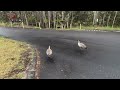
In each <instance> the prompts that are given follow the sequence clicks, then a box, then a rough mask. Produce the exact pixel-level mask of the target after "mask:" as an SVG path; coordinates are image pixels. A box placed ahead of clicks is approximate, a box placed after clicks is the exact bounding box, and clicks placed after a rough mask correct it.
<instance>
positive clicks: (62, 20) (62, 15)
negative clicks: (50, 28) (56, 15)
mask: <svg viewBox="0 0 120 90" xmlns="http://www.w3.org/2000/svg"><path fill="white" fill-rule="evenodd" d="M63 20H64V12H63V11H62V21H63ZM62 29H63V23H62Z"/></svg>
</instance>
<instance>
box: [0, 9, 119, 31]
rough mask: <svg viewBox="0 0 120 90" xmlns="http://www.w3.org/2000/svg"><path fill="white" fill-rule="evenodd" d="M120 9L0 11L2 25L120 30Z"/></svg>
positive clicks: (39, 28) (57, 28) (59, 28)
mask: <svg viewBox="0 0 120 90" xmlns="http://www.w3.org/2000/svg"><path fill="white" fill-rule="evenodd" d="M119 23H120V11H0V26H4V27H22V28H35V29H38V30H41V29H56V30H74V29H75V30H84V29H87V30H92V29H96V26H97V29H99V30H120V24H119Z"/></svg>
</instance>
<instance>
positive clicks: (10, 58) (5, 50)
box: [0, 37, 33, 79]
mask: <svg viewBox="0 0 120 90" xmlns="http://www.w3.org/2000/svg"><path fill="white" fill-rule="evenodd" d="M31 52H32V48H31V47H30V46H29V45H28V44H26V43H24V42H19V41H15V40H11V39H7V38H4V37H0V79H21V78H22V77H24V71H25V68H26V66H27V64H28V63H29V61H30V60H31V59H32V57H33V56H32V55H33V52H32V53H31Z"/></svg>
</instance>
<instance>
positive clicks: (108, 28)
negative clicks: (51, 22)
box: [58, 26, 120, 31]
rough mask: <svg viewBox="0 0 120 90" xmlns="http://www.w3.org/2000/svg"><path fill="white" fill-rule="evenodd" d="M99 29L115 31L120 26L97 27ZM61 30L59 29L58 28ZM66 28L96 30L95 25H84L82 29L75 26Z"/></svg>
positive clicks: (119, 28)
mask: <svg viewBox="0 0 120 90" xmlns="http://www.w3.org/2000/svg"><path fill="white" fill-rule="evenodd" d="M97 29H98V30H108V31H114V30H120V27H114V28H112V27H110V26H109V27H97ZM58 30H59V29H58ZM64 30H95V27H93V26H82V27H81V29H80V28H79V27H73V28H68V29H64Z"/></svg>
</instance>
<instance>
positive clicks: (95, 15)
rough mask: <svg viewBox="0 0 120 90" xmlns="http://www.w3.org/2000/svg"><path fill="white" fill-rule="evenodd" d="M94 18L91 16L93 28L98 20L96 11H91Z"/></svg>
mask: <svg viewBox="0 0 120 90" xmlns="http://www.w3.org/2000/svg"><path fill="white" fill-rule="evenodd" d="M93 13H94V16H93V26H94V25H97V22H98V21H97V20H98V11H93Z"/></svg>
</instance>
